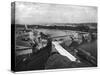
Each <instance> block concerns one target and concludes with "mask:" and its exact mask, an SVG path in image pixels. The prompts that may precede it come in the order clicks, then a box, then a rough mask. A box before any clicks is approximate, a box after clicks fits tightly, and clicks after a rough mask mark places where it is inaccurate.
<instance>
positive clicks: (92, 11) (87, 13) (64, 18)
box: [12, 2, 97, 24]
mask: <svg viewBox="0 0 100 75" xmlns="http://www.w3.org/2000/svg"><path fill="white" fill-rule="evenodd" d="M12 9H14V6H12ZM13 14H14V13H12V16H13ZM12 19H13V18H12ZM94 22H97V7H93V6H75V5H65V4H64V5H62V4H45V3H31V2H16V6H15V23H16V24H42V23H94Z"/></svg>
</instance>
